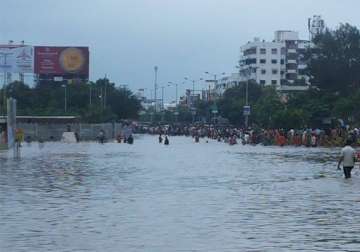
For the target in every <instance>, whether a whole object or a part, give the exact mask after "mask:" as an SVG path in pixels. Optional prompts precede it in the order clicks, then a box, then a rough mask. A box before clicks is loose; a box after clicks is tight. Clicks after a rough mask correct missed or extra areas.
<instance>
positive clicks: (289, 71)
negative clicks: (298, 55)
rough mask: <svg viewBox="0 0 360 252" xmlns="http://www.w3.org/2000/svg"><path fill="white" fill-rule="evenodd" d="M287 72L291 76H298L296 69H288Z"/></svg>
mask: <svg viewBox="0 0 360 252" xmlns="http://www.w3.org/2000/svg"><path fill="white" fill-rule="evenodd" d="M286 72H287V73H289V74H296V73H297V70H296V69H287V70H286Z"/></svg>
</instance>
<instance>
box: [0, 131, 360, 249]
mask: <svg viewBox="0 0 360 252" xmlns="http://www.w3.org/2000/svg"><path fill="white" fill-rule="evenodd" d="M338 151H339V150H338V149H334V150H332V149H322V148H295V147H286V148H280V147H263V146H242V145H236V146H229V145H226V144H224V143H217V142H215V141H212V140H210V141H209V143H206V142H205V141H204V140H202V142H200V143H199V144H195V143H194V142H193V141H192V139H191V138H185V137H172V138H170V146H164V145H160V144H158V143H157V137H156V136H138V137H137V138H136V139H135V143H134V145H127V144H115V143H107V144H105V145H100V144H97V143H80V144H62V143H46V144H45V147H44V148H42V149H40V148H39V146H38V144H36V143H33V144H32V145H31V146H27V145H25V146H24V147H23V148H22V158H21V160H14V159H13V158H11V157H10V155H9V156H8V155H7V154H6V153H1V154H0V165H1V166H0V251H5V252H8V251H10V252H12V251H26V252H28V251H36V252H39V251H126V252H129V251H155V252H159V251H164V252H168V251H221V252H223V251H295V250H298V251H360V235H359V234H360V174H358V173H359V171H358V167H357V169H356V170H354V171H353V178H352V179H350V180H347V181H346V180H345V179H343V176H342V173H341V172H340V171H337V170H336V156H337V153H338Z"/></svg>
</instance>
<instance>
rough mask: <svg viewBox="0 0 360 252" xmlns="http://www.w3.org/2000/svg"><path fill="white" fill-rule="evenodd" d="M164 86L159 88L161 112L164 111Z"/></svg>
mask: <svg viewBox="0 0 360 252" xmlns="http://www.w3.org/2000/svg"><path fill="white" fill-rule="evenodd" d="M164 88H165V87H164V86H162V87H161V110H164Z"/></svg>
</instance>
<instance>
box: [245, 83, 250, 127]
mask: <svg viewBox="0 0 360 252" xmlns="http://www.w3.org/2000/svg"><path fill="white" fill-rule="evenodd" d="M245 105H246V106H249V79H247V81H246V90H245ZM248 125H249V115H248V113H246V114H245V128H246V129H247V128H248Z"/></svg>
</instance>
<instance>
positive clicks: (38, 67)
mask: <svg viewBox="0 0 360 252" xmlns="http://www.w3.org/2000/svg"><path fill="white" fill-rule="evenodd" d="M34 51H35V71H34V72H35V73H36V74H40V75H55V76H65V75H73V76H79V77H80V78H81V77H82V78H88V77H89V48H88V47H53V46H35V50H34Z"/></svg>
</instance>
